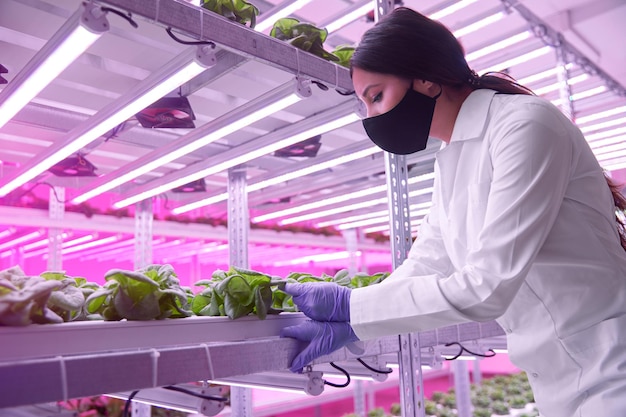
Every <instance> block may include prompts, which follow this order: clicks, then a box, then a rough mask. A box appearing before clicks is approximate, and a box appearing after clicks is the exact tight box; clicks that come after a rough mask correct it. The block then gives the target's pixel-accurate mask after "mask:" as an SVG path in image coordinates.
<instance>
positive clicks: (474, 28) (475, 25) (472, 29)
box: [452, 12, 505, 38]
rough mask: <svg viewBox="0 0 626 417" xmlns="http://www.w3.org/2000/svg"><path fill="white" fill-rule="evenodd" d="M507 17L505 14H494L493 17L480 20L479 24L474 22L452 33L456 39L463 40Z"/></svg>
mask: <svg viewBox="0 0 626 417" xmlns="http://www.w3.org/2000/svg"><path fill="white" fill-rule="evenodd" d="M504 16H505V14H504V12H498V13H494V14H492V15H491V16H487V17H485V18H484V19H480V20H479V21H477V22H474V23H472V24H470V25H467V26H465V27H462V28H459V29H457V30H455V31H454V32H452V33H453V34H454V36H455V37H456V38H462V37H463V36H465V35H469V34H470V33H473V32H476V31H477V30H479V29H482V28H484V27H486V26H489V25H490V24H492V23H495V22H497V21H498V20H500V19H502V18H503V17H504Z"/></svg>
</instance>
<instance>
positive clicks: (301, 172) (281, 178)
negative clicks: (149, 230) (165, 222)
mask: <svg viewBox="0 0 626 417" xmlns="http://www.w3.org/2000/svg"><path fill="white" fill-rule="evenodd" d="M368 1H369V0H368ZM378 152H382V151H381V149H380V148H378V147H376V146H374V147H371V148H367V149H363V150H361V151H357V152H352V153H350V154H348V155H343V156H340V157H339V158H335V159H331V160H328V161H326V162H321V163H317V164H315V165H311V166H308V167H306V168H302V169H298V170H295V171H292V172H288V173H285V174H283V175H278V176H276V177H274V178H269V179H266V180H263V181H259V182H256V183H252V184H250V185H248V186H247V187H246V190H247V191H248V192H249V193H251V192H254V191H258V190H261V189H263V188H266V187H270V186H272V185H276V184H280V183H283V182H287V181H290V180H293V179H295V178H300V177H303V176H305V175H309V174H312V173H315V172H319V171H322V170H325V169H328V168H332V167H335V166H337V165H341V164H345V163H347V162H350V161H354V160H357V159H361V158H365V157H367V156H370V155H373V154H375V153H378ZM227 199H228V193H222V194H219V195H215V196H212V197H208V198H204V199H202V200H199V201H194V202H192V203H188V204H185V205H183V206H180V207H176V208H175V209H173V210H172V213H174V214H182V213H186V212H188V211H191V210H195V209H197V208H200V207H204V206H208V205H211V204H215V203H219V202H221V201H225V200H227Z"/></svg>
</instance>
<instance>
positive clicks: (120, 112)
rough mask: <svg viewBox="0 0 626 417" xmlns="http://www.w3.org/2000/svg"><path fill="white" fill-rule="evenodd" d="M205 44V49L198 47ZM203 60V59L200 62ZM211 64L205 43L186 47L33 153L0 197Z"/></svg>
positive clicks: (0, 190)
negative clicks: (62, 137)
mask: <svg viewBox="0 0 626 417" xmlns="http://www.w3.org/2000/svg"><path fill="white" fill-rule="evenodd" d="M202 48H205V49H202ZM202 62H206V63H204V64H203V63H202ZM210 65H212V61H211V52H210V48H209V47H200V48H198V49H195V48H192V49H188V50H186V51H185V52H183V53H182V54H180V55H178V56H177V57H176V58H174V59H173V60H172V61H170V62H169V63H167V64H166V65H164V66H163V67H162V68H161V70H159V71H158V72H156V73H153V74H151V75H150V76H148V77H147V78H146V79H145V80H143V81H142V82H140V83H139V84H138V85H137V86H136V87H135V88H133V89H131V90H130V91H128V92H127V93H126V94H124V95H123V96H122V97H120V98H119V99H118V100H115V101H113V102H111V103H110V104H109V105H107V106H105V107H104V108H103V109H102V110H100V111H98V112H97V113H96V114H95V115H94V116H92V117H90V118H89V119H87V121H86V122H85V123H83V124H81V125H79V126H77V127H76V128H74V129H73V130H71V131H70V132H69V133H68V135H67V138H66V139H65V140H64V141H61V142H60V143H59V144H58V145H55V146H51V147H50V148H48V149H47V150H46V151H44V152H42V153H41V154H38V155H36V156H35V157H34V158H33V159H32V160H30V161H29V162H28V163H27V164H25V165H24V166H23V167H22V169H20V170H19V171H18V172H16V173H15V174H14V175H13V176H12V177H11V179H10V180H9V181H8V182H5V183H4V184H3V185H2V186H1V187H0V197H2V196H5V195H7V194H8V193H10V192H11V191H13V190H14V189H16V188H17V187H19V186H20V185H22V184H25V183H26V182H28V181H30V180H32V179H33V178H35V177H36V176H37V175H39V174H41V173H42V172H44V171H45V170H47V169H48V168H50V167H51V166H52V165H54V164H56V163H57V162H59V161H61V160H62V159H63V158H65V157H67V156H68V155H71V154H73V153H75V152H77V151H79V150H80V149H81V148H83V147H84V146H86V145H87V144H89V143H91V142H93V141H94V140H96V139H97V138H99V137H100V136H102V135H103V134H105V133H106V132H108V131H109V130H111V129H113V128H114V127H115V126H117V125H119V124H120V123H122V122H123V121H125V120H127V119H128V118H130V117H132V116H134V115H135V114H137V113H138V112H139V111H141V110H143V109H144V108H146V107H147V106H149V105H150V104H152V103H154V102H155V101H156V100H158V99H160V98H161V97H163V96H165V95H166V94H167V93H169V92H171V91H172V90H174V89H176V88H177V87H179V86H180V85H182V84H183V83H185V82H187V81H189V80H190V79H192V78H193V77H195V76H196V75H198V74H200V73H201V72H203V71H204V70H205V69H206V68H207V67H208V66H210Z"/></svg>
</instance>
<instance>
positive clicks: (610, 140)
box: [588, 133, 626, 149]
mask: <svg viewBox="0 0 626 417" xmlns="http://www.w3.org/2000/svg"><path fill="white" fill-rule="evenodd" d="M625 139H626V136H623V135H620V134H619V133H618V134H617V135H615V136H609V137H607V138H601V139H595V140H593V141H590V142H589V141H588V142H589V146H591V148H592V149H594V148H600V147H602V146H608V145H615V144H616V143H625Z"/></svg>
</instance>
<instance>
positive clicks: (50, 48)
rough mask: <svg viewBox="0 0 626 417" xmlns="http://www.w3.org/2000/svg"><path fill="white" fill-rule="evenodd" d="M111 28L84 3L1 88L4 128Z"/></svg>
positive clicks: (100, 13)
mask: <svg viewBox="0 0 626 417" xmlns="http://www.w3.org/2000/svg"><path fill="white" fill-rule="evenodd" d="M108 29H109V24H108V22H107V20H106V18H105V14H104V12H103V11H102V9H101V8H100V7H98V6H95V5H93V4H90V3H84V4H83V5H82V6H81V7H80V8H79V9H78V10H77V11H76V12H75V13H74V14H73V15H72V16H71V17H70V18H69V19H68V20H67V21H66V22H65V23H64V24H63V26H62V27H61V28H60V29H59V30H58V31H57V32H56V33H55V34H54V35H53V36H52V38H50V40H49V41H48V42H47V43H46V44H45V45H44V46H43V47H42V48H41V50H39V52H37V54H35V56H34V57H33V58H32V59H31V60H30V61H29V62H28V63H27V64H26V66H25V67H24V68H23V69H22V70H21V71H20V72H19V73H18V74H17V75H16V76H15V78H14V79H13V80H12V81H11V82H10V83H9V84H8V85H7V86H6V87H5V88H4V89H3V90H2V92H0V128H1V127H2V126H4V125H5V124H6V123H7V122H8V121H9V120H11V119H12V118H13V116H15V115H16V114H17V113H18V112H19V111H20V110H21V109H22V108H24V106H26V104H28V103H29V102H30V101H31V100H32V99H33V98H34V97H35V96H36V95H37V94H39V93H40V92H41V91H42V90H43V89H44V88H45V87H46V86H47V85H48V84H50V83H51V82H52V80H54V79H55V78H56V77H58V76H59V74H61V72H63V70H65V69H66V68H67V67H68V66H69V65H70V64H71V63H72V62H74V61H75V60H76V59H77V58H78V57H79V56H80V55H81V54H82V53H84V52H85V51H86V50H87V49H88V48H89V47H90V46H91V45H92V44H93V43H94V42H95V41H96V40H97V39H98V38H99V37H100V36H101V35H102V34H103V33H104V32H106V31H107V30H108ZM3 195H4V194H3Z"/></svg>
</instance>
